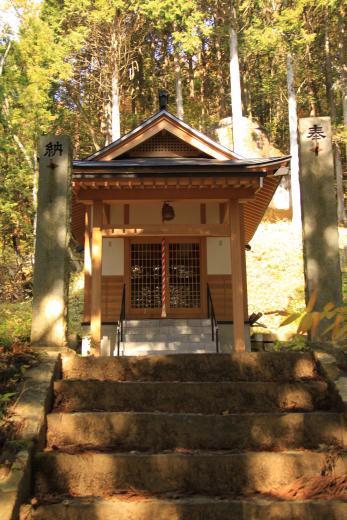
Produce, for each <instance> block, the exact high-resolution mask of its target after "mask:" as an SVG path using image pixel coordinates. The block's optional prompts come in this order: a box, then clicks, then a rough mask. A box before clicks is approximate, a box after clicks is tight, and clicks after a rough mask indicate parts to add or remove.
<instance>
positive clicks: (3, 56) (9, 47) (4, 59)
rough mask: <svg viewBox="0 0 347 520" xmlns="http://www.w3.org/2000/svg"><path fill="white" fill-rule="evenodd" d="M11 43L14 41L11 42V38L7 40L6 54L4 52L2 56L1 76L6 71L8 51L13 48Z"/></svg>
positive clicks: (0, 64)
mask: <svg viewBox="0 0 347 520" xmlns="http://www.w3.org/2000/svg"><path fill="white" fill-rule="evenodd" d="M11 44H12V42H11V40H9V41H8V42H7V45H6V49H5V52H4V54H2V55H1V57H0V76H2V74H3V72H4V67H5V63H6V59H7V56H8V53H9V52H10V49H11Z"/></svg>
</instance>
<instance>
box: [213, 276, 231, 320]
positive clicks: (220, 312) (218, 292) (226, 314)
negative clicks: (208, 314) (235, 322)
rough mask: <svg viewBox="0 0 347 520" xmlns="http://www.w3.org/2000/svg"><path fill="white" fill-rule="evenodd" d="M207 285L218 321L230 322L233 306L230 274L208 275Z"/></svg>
mask: <svg viewBox="0 0 347 520" xmlns="http://www.w3.org/2000/svg"><path fill="white" fill-rule="evenodd" d="M207 283H208V284H209V286H210V290H211V294H212V301H213V307H214V311H215V313H216V317H217V320H218V321H232V315H233V306H232V294H231V275H230V274H215V275H212V274H209V275H208V276H207Z"/></svg>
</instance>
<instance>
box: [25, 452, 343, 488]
mask: <svg viewBox="0 0 347 520" xmlns="http://www.w3.org/2000/svg"><path fill="white" fill-rule="evenodd" d="M331 463H332V461H331V457H329V453H327V452H325V453H324V452H312V451H297V452H295V451H288V452H266V451H262V452H248V453H230V452H221V451H211V452H193V453H184V454H182V453H156V454H147V453H146V454H144V453H95V452H82V453H80V454H77V453H76V454H71V453H61V452H55V451H51V452H44V453H39V454H37V455H36V457H35V459H34V469H35V493H36V495H35V496H37V497H38V498H40V497H42V496H45V495H47V494H49V495H50V494H58V495H69V496H83V497H87V496H95V497H105V496H106V497H109V496H112V495H114V494H117V493H120V492H128V491H132V492H134V490H137V492H138V494H142V493H143V492H146V493H155V494H159V493H183V494H187V493H188V494H190V495H194V494H207V495H233V496H247V495H249V494H255V493H261V494H266V493H274V492H277V493H279V494H280V493H281V491H283V490H284V489H285V488H288V485H292V484H294V483H295V481H297V480H298V479H302V478H303V477H305V479H309V478H311V477H317V476H320V475H322V474H324V472H327V471H329V468H330V471H331ZM346 472H347V453H346V452H340V453H339V455H338V456H336V457H335V459H334V461H333V475H334V476H335V477H338V476H341V475H345V474H346Z"/></svg>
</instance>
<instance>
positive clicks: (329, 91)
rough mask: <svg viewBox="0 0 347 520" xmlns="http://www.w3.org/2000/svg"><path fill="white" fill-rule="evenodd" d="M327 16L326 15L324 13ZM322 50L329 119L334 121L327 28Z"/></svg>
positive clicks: (334, 111)
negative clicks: (323, 52)
mask: <svg viewBox="0 0 347 520" xmlns="http://www.w3.org/2000/svg"><path fill="white" fill-rule="evenodd" d="M326 15H328V13H326ZM324 49H325V77H326V87H327V98H328V103H329V111H330V117H331V119H332V120H333V121H334V120H335V119H336V107H335V102H334V95H333V89H332V87H333V78H332V67H331V55H330V38H329V30H328V26H326V27H325V34H324Z"/></svg>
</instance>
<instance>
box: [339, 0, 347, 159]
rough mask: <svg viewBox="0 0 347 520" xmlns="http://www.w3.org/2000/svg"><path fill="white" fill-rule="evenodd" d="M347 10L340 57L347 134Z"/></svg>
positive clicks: (341, 25)
mask: <svg viewBox="0 0 347 520" xmlns="http://www.w3.org/2000/svg"><path fill="white" fill-rule="evenodd" d="M346 19H347V8H346V7H345V6H342V7H341V11H340V14H339V33H340V37H339V55H340V64H341V90H342V112H343V124H344V127H345V131H346V132H347V58H346V53H347V41H346V40H347V34H346V26H347V20H346ZM346 160H347V142H346Z"/></svg>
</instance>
